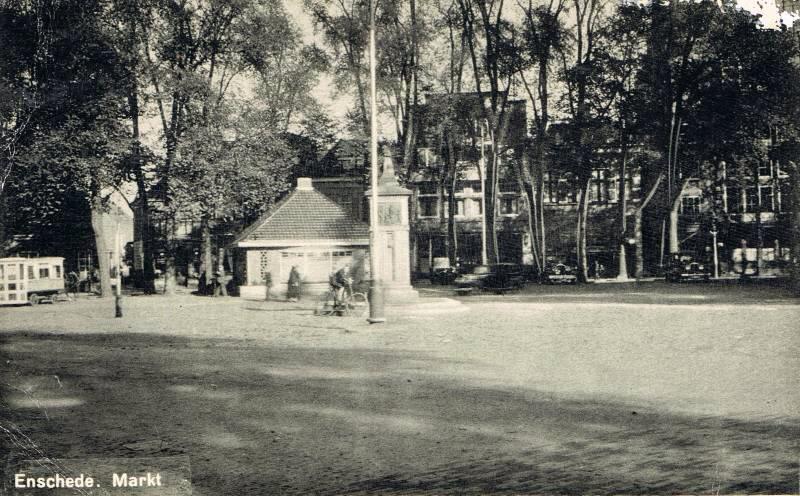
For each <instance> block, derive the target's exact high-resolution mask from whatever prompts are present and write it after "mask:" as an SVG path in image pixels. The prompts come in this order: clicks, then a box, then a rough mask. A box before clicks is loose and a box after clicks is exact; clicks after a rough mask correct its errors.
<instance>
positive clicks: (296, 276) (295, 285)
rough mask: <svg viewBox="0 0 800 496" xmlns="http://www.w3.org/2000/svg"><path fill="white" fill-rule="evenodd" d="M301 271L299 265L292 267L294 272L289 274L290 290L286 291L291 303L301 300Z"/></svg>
mask: <svg viewBox="0 0 800 496" xmlns="http://www.w3.org/2000/svg"><path fill="white" fill-rule="evenodd" d="M300 284H301V280H300V271H299V270H297V265H292V270H291V272H289V288H288V290H287V291H286V296H287V298H288V300H289V301H297V300H299V299H300Z"/></svg>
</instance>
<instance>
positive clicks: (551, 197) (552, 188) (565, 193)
mask: <svg viewBox="0 0 800 496" xmlns="http://www.w3.org/2000/svg"><path fill="white" fill-rule="evenodd" d="M544 188H545V191H544V201H545V203H575V202H576V201H578V199H577V198H578V191H577V189H576V188H575V186H574V184H572V183H571V182H570V181H569V180H567V179H565V178H560V179H559V178H552V176H550V175H549V174H547V175H545V182H544Z"/></svg>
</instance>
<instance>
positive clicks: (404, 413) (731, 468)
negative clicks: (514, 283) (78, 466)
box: [0, 289, 800, 496]
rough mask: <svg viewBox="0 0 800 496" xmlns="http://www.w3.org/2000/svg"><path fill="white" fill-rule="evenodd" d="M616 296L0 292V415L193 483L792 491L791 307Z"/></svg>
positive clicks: (33, 431) (795, 386) (263, 489)
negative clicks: (63, 297) (367, 313)
mask: <svg viewBox="0 0 800 496" xmlns="http://www.w3.org/2000/svg"><path fill="white" fill-rule="evenodd" d="M594 291H596V290H594ZM617 291H620V290H611V291H610V292H611V293H614V294H617ZM689 291H694V289H690V290H689ZM603 292H604V291H601V292H600V293H603ZM623 292H624V291H623ZM541 294H546V293H541ZM574 294H578V293H574ZM648 294H649V293H648ZM592 298H594V299H592ZM626 298H628V297H626ZM626 298H623V299H622V300H619V299H615V298H614V297H609V298H606V297H602V298H595V297H587V298H586V299H583V298H577V297H576V298H574V299H569V298H565V299H556V298H552V299H545V298H540V299H539V300H538V301H536V300H531V301H524V300H519V301H517V300H513V299H495V298H493V297H489V298H482V297H479V298H475V299H472V300H467V299H465V300H464V301H465V303H466V304H467V305H468V307H469V309H468V310H467V311H465V312H459V313H453V314H450V313H435V312H432V313H421V314H415V312H414V311H413V309H411V308H408V307H406V308H403V309H396V310H394V311H391V312H390V315H389V317H390V318H389V321H388V322H387V323H386V324H384V325H380V326H369V325H368V324H366V323H365V322H363V321H362V320H361V319H357V318H348V317H345V318H338V317H317V316H314V315H312V313H311V312H310V311H309V309H308V304H307V303H303V302H301V303H300V304H290V303H284V302H246V301H242V300H239V299H236V298H222V299H210V298H199V297H191V296H186V295H184V296H176V297H170V298H166V297H132V298H126V300H125V317H124V318H122V319H114V318H113V302H111V301H101V300H85V299H84V300H79V301H75V302H71V303H61V304H56V305H52V306H50V305H47V306H43V305H42V306H39V307H32V308H14V309H0V360H2V362H0V363H3V364H4V365H5V367H4V368H2V369H0V383H2V385H1V386H0V387H2V392H3V399H2V409H1V410H0V422H2V427H3V428H4V429H9V430H12V431H13V429H14V428H18V429H19V432H21V433H24V434H26V435H27V436H29V437H30V438H31V440H32V441H33V442H34V443H35V445H36V447H37V449H40V450H41V451H42V452H43V453H45V454H47V456H51V457H61V458H80V457H90V458H91V457H123V458H125V457H134V456H173V455H188V456H189V459H190V461H191V471H192V485H193V493H194V494H196V495H201V496H203V495H239V494H242V495H244V494H254V495H261V494H313V493H316V494H343V493H347V494H454V493H459V494H464V493H470V494H531V493H538V494H541V493H597V494H611V493H638V494H644V493H647V494H652V493H683V494H686V493H723V494H725V493H771V494H781V493H791V494H794V493H798V492H800V487H798V474H799V473H800V467H799V466H798V460H799V459H800V457H799V456H798V455H799V454H800V449H799V448H800V441H798V440H800V408H799V407H800V376H798V374H797V372H796V371H797V370H798V368H800V336H799V335H798V331H797V321H798V317H800V306H798V305H795V304H790V303H791V302H790V301H788V300H784V299H782V298H774V299H769V298H767V299H766V300H768V302H767V303H763V302H760V303H755V302H754V301H752V300H751V301H748V300H746V299H745V298H744V296H742V297H741V298H740V297H736V298H733V299H730V298H729V299H725V298H722V299H717V298H716V297H715V299H713V301H714V303H705V304H701V305H698V304H693V303H692V304H689V303H675V302H673V303H674V304H670V305H661V304H649V303H632V302H630V301H629V300H628V299H626ZM648 298H649V297H648ZM689 299H690V300H691V298H689ZM766 300H765V301H766ZM637 301H641V300H637ZM15 432H16V431H15ZM2 439H3V441H0V442H2V443H4V445H3V444H0V449H2V448H3V447H4V446H5V448H7V449H8V450H9V451H10V452H12V457H13V456H22V455H24V454H29V453H23V452H24V451H25V450H24V449H22V447H21V446H20V444H19V443H12V442H10V441H9V438H8V437H3V438H2ZM131 446H139V448H136V449H132V448H131ZM142 447H144V448H142ZM5 477H6V479H7V478H8V477H9V475H8V474H5ZM12 494H13V493H12Z"/></svg>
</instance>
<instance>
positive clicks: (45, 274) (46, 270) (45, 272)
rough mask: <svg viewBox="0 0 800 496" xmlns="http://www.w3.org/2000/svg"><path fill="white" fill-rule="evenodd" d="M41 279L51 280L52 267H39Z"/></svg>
mask: <svg viewBox="0 0 800 496" xmlns="http://www.w3.org/2000/svg"><path fill="white" fill-rule="evenodd" d="M31 279H33V278H32V277H31ZM39 279H50V267H39Z"/></svg>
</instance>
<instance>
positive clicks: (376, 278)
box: [367, 0, 386, 324]
mask: <svg viewBox="0 0 800 496" xmlns="http://www.w3.org/2000/svg"><path fill="white" fill-rule="evenodd" d="M376 3H377V0H370V2H369V98H370V120H369V126H370V139H369V148H370V188H371V190H372V191H371V195H370V198H369V270H370V276H371V277H370V286H369V318H368V319H367V321H368V322H369V323H370V324H378V323H381V322H386V318H385V317H384V313H383V288H382V281H381V272H380V271H381V248H382V247H381V246H380V232H379V231H378V229H379V227H378V94H377V88H376V86H377V84H376V79H377V75H376V70H377V69H376V65H377V57H376V56H375V7H376Z"/></svg>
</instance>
